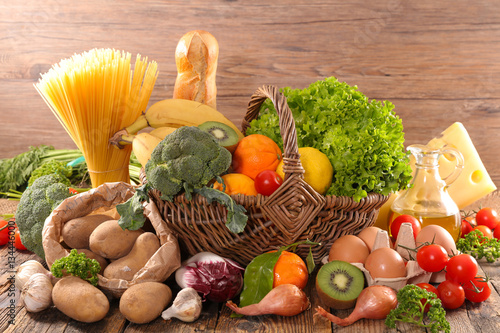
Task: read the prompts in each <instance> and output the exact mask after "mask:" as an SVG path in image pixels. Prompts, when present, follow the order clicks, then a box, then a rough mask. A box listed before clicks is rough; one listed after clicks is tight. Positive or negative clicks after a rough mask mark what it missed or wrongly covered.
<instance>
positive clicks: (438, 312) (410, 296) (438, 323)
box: [385, 284, 450, 333]
mask: <svg viewBox="0 0 500 333" xmlns="http://www.w3.org/2000/svg"><path fill="white" fill-rule="evenodd" d="M397 297H398V307H397V308H396V309H394V310H391V312H390V313H389V314H388V315H387V317H386V319H385V324H386V325H387V326H388V327H390V328H396V321H401V322H405V323H410V324H415V325H418V326H420V327H426V328H429V329H430V331H431V332H433V333H434V332H446V333H449V332H450V323H449V322H448V321H447V320H446V311H445V310H444V308H443V306H442V304H441V300H440V299H439V298H438V297H437V296H436V294H434V293H432V292H430V291H427V290H425V289H422V288H420V287H418V286H416V285H414V284H407V285H406V286H404V287H403V288H401V289H400V290H399V291H398V294H397ZM421 299H425V300H426V301H425V302H423V303H422V302H420V300H421ZM427 304H430V308H429V311H428V312H427V319H428V320H427V322H428V323H427V324H425V323H424V316H425V311H424V309H425V307H426V306H427Z"/></svg>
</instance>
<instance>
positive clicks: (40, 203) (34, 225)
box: [15, 174, 71, 259]
mask: <svg viewBox="0 0 500 333" xmlns="http://www.w3.org/2000/svg"><path fill="white" fill-rule="evenodd" d="M61 181H63V176H61V175H59V174H51V175H45V176H42V177H40V178H38V179H36V180H35V181H34V182H33V184H32V185H31V186H29V187H28V188H27V189H26V191H24V193H23V195H22V196H21V199H20V201H19V206H18V208H17V211H16V214H15V217H16V224H17V226H18V228H19V233H20V235H21V242H22V243H23V245H24V246H26V248H27V249H28V250H30V251H31V252H33V253H35V254H37V255H38V256H39V257H40V258H42V259H45V253H44V251H43V247H42V229H43V224H44V222H45V219H46V218H47V217H48V216H49V215H50V213H52V211H53V210H54V208H56V207H57V206H58V205H59V204H60V203H61V202H62V201H63V200H64V199H66V198H68V197H70V196H71V194H70V192H69V187H68V186H66V185H65V184H63V183H61Z"/></svg>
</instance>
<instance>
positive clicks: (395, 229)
mask: <svg viewBox="0 0 500 333" xmlns="http://www.w3.org/2000/svg"><path fill="white" fill-rule="evenodd" d="M403 223H410V224H411V227H412V229H413V238H417V235H418V233H419V232H420V230H422V224H421V223H420V221H419V220H417V219H416V218H415V217H413V216H411V215H405V214H403V215H399V216H398V217H396V218H395V219H394V220H393V221H392V222H391V226H390V232H391V235H390V236H391V237H392V239H393V241H395V240H396V239H397V238H398V234H399V229H401V224H403Z"/></svg>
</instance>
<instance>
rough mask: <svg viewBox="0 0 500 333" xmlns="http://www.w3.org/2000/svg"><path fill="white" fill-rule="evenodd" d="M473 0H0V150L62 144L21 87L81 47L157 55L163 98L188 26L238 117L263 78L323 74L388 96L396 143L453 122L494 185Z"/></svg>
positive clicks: (481, 25)
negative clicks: (397, 126) (203, 33)
mask: <svg viewBox="0 0 500 333" xmlns="http://www.w3.org/2000/svg"><path fill="white" fill-rule="evenodd" d="M499 5H500V1H498V0H478V1H473V2H472V1H466V0H457V1H432V0H424V1H408V0H380V1H368V0H354V1H349V2H346V1H339V0H333V1H327V0H311V1H307V2H306V1H291V0H277V1H272V2H270V1H268V0H256V1H222V0H214V1H202V0H191V1H147V0H141V1H127V0H121V1H103V0H90V1H80V2H71V3H68V2H63V1H56V0H44V1H36V0H25V1H22V2H21V1H2V2H1V3H0V36H1V38H0V64H1V66H0V102H1V104H0V124H1V129H0V158H5V157H12V156H14V155H15V154H18V153H21V152H23V151H25V150H27V149H28V147H29V146H30V145H39V144H46V145H53V146H54V147H55V148H58V149H59V148H75V145H74V143H73V142H72V141H71V139H70V138H69V136H68V135H67V134H66V132H65V131H64V130H63V128H62V126H61V125H60V124H59V123H58V121H57V120H56V118H55V117H54V116H53V115H52V113H51V112H50V110H49V108H48V107H47V106H46V105H45V103H44V102H43V101H42V99H41V97H40V96H39V95H38V93H37V92H36V91H35V89H34V87H33V84H34V83H35V82H36V81H37V80H38V78H39V76H40V74H41V73H45V72H46V71H48V69H49V68H50V67H51V66H52V65H53V64H55V63H57V62H59V61H60V60H61V59H64V58H68V57H70V56H71V55H73V54H74V53H81V52H83V51H86V50H89V49H91V48H94V47H103V48H115V49H120V50H124V51H128V52H131V53H132V54H133V55H135V54H137V53H140V54H141V55H144V56H148V57H149V59H151V60H155V61H157V62H158V64H159V70H160V75H159V78H158V80H157V83H156V87H155V90H154V92H153V95H152V97H151V100H150V103H154V102H156V101H158V100H161V99H164V98H170V97H171V96H172V92H173V85H174V81H175V76H176V68H175V60H174V51H175V47H176V45H177V42H178V40H179V38H180V37H181V36H182V35H183V34H184V33H186V32H188V31H190V30H194V29H204V30H207V31H210V32H211V33H212V34H213V35H214V36H215V37H216V38H217V40H218V42H219V46H220V57H219V67H218V72H217V86H218V108H219V110H220V111H221V112H223V113H224V114H225V115H226V116H228V118H230V119H231V120H233V121H234V122H235V123H237V124H238V125H239V124H240V122H241V120H242V118H243V116H244V114H245V111H246V105H247V103H248V100H249V98H250V96H251V95H252V93H253V92H254V91H255V89H256V88H258V87H259V86H261V85H263V84H273V85H277V86H279V87H284V86H291V87H293V88H304V87H306V86H307V85H309V84H310V83H312V82H314V81H316V80H320V79H324V78H325V77H329V76H335V77H337V78H338V79H339V80H340V81H345V82H347V83H349V84H351V85H357V86H358V87H359V90H360V91H362V92H363V93H365V94H366V95H367V96H368V97H369V98H372V99H377V100H389V101H391V102H393V103H394V104H395V105H396V112H397V114H398V115H399V116H400V117H401V118H402V119H403V125H404V128H405V133H406V144H411V143H425V142H427V141H428V140H429V139H430V138H432V137H434V136H436V135H439V133H440V132H441V131H442V130H444V129H445V128H446V127H448V126H449V125H450V124H452V123H453V122H455V121H460V122H463V123H464V125H465V126H466V128H467V130H468V131H469V134H470V136H471V138H472V140H473V142H474V144H475V145H476V148H477V150H478V152H479V154H480V156H481V158H482V160H483V162H484V164H485V165H486V168H487V170H488V171H489V173H490V175H491V176H492V178H493V180H494V181H495V182H496V183H497V184H499V183H500V163H499V162H500V158H499V154H498V151H499V141H500V140H499V136H500V134H499V133H500V131H499V129H500V112H499V107H500V11H499V10H498V8H499Z"/></svg>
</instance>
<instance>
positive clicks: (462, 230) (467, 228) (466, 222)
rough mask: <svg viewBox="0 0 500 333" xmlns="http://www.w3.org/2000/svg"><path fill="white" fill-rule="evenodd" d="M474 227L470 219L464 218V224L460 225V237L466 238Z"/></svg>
mask: <svg viewBox="0 0 500 333" xmlns="http://www.w3.org/2000/svg"><path fill="white" fill-rule="evenodd" d="M473 228H474V227H473V226H472V224H471V223H470V221H469V220H468V219H462V225H461V227H460V237H462V238H464V237H465V235H467V234H468V233H469V232H471V231H472V229H473Z"/></svg>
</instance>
